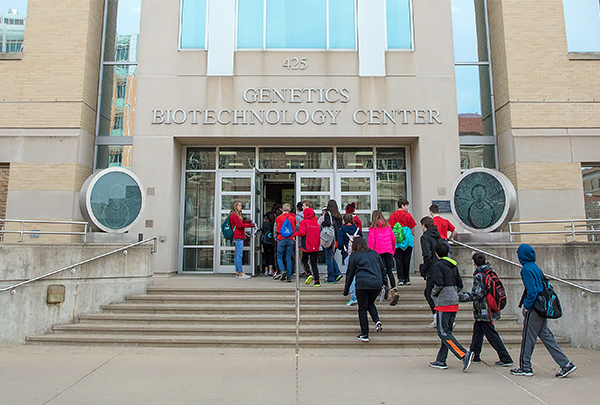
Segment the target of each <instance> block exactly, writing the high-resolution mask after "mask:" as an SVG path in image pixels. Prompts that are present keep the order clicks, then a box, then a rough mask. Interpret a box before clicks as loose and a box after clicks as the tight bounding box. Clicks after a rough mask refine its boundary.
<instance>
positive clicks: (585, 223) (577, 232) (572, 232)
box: [508, 218, 600, 241]
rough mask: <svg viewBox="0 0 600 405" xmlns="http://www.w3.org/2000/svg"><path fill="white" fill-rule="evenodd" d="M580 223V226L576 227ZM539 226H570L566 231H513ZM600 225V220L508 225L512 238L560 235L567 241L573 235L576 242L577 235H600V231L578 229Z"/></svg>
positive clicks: (512, 223)
mask: <svg viewBox="0 0 600 405" xmlns="http://www.w3.org/2000/svg"><path fill="white" fill-rule="evenodd" d="M576 223H578V225H575V224H576ZM538 224H569V225H570V226H565V230H564V231H550V230H548V231H529V232H516V231H513V229H512V228H513V226H514V225H538ZM596 224H598V225H600V219H597V218H593V219H551V220H546V221H514V222H509V223H508V232H509V233H510V236H511V238H512V237H513V236H514V235H552V234H560V235H565V239H566V238H567V237H568V235H571V236H572V238H573V241H575V240H576V239H575V238H576V236H577V235H589V234H595V233H598V234H600V231H594V230H593V229H592V230H587V229H586V230H577V229H575V228H576V227H581V226H588V225H590V226H591V225H596Z"/></svg>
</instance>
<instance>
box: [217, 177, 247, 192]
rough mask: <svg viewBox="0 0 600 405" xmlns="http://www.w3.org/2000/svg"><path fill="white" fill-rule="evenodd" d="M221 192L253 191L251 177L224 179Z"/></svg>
mask: <svg viewBox="0 0 600 405" xmlns="http://www.w3.org/2000/svg"><path fill="white" fill-rule="evenodd" d="M221 191H252V179H251V178H250V177H223V179H222V180H221Z"/></svg>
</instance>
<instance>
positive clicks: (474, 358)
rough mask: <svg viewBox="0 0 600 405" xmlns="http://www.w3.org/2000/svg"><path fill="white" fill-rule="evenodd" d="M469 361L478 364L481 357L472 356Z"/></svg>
mask: <svg viewBox="0 0 600 405" xmlns="http://www.w3.org/2000/svg"><path fill="white" fill-rule="evenodd" d="M471 363H476V364H479V363H481V359H480V358H479V357H475V356H473V360H472V361H471Z"/></svg>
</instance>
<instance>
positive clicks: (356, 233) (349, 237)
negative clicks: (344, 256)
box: [346, 229, 360, 256]
mask: <svg viewBox="0 0 600 405" xmlns="http://www.w3.org/2000/svg"><path fill="white" fill-rule="evenodd" d="M359 230H360V229H356V231H355V232H354V233H353V234H352V235H350V234H348V233H347V234H346V235H348V256H350V255H351V254H352V242H354V238H356V237H357V236H358V231H359Z"/></svg>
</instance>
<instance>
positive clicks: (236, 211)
mask: <svg viewBox="0 0 600 405" xmlns="http://www.w3.org/2000/svg"><path fill="white" fill-rule="evenodd" d="M229 222H230V223H231V227H232V228H233V229H234V231H233V245H234V246H235V255H234V258H233V264H234V267H235V277H236V278H242V279H248V278H250V276H249V275H247V274H244V271H243V270H242V254H243V250H244V239H246V232H245V229H246V228H252V227H253V226H254V223H253V222H252V221H244V219H243V218H242V202H241V201H239V200H235V201H234V202H233V203H231V211H230V212H229Z"/></svg>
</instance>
